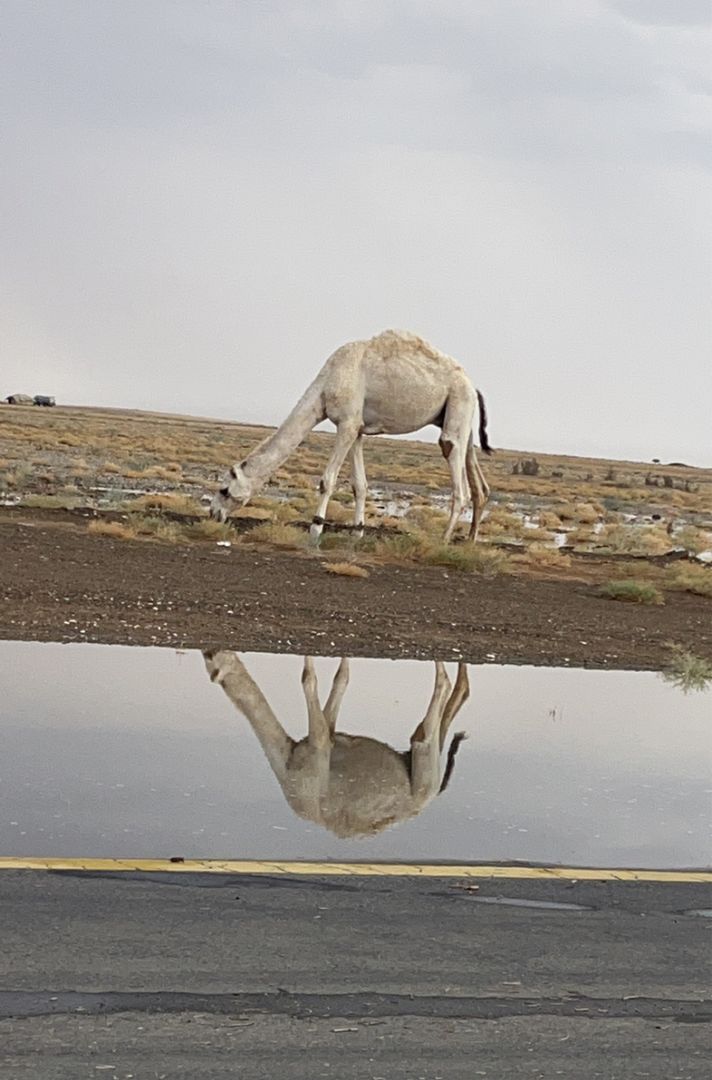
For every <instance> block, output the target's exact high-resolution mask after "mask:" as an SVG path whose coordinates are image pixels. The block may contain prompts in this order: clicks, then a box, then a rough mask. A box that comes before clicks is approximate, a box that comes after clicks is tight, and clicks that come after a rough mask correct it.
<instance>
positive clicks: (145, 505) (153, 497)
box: [124, 491, 203, 514]
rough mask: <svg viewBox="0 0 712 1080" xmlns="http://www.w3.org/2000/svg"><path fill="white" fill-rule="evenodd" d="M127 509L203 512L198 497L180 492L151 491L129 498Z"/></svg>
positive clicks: (181, 512) (187, 512) (175, 512)
mask: <svg viewBox="0 0 712 1080" xmlns="http://www.w3.org/2000/svg"><path fill="white" fill-rule="evenodd" d="M124 505H125V508H126V510H130V511H132V512H133V511H135V510H139V511H144V510H171V511H172V512H173V513H174V514H202V512H203V511H202V507H201V506H200V503H198V502H197V500H196V499H193V498H191V496H190V495H181V494H180V493H179V492H173V491H167V492H149V493H148V494H146V495H137V496H136V497H135V498H133V499H129V500H127V502H126V503H125V504H124Z"/></svg>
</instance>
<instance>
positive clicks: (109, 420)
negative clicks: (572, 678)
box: [0, 405, 712, 669]
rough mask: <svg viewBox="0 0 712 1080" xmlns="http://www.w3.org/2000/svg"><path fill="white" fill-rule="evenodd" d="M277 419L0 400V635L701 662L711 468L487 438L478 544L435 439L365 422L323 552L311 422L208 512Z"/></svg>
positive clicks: (706, 654) (580, 660)
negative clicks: (254, 479) (227, 505)
mask: <svg viewBox="0 0 712 1080" xmlns="http://www.w3.org/2000/svg"><path fill="white" fill-rule="evenodd" d="M270 430H271V429H268V428H261V427H256V426H247V425H244V424H239V423H228V422H225V421H215V420H209V419H201V418H194V417H185V416H173V415H168V414H158V413H141V412H131V411H122V410H109V409H90V408H79V407H66V406H58V407H56V408H51V409H42V408H37V407H22V406H11V405H3V406H0V560H1V567H2V575H1V595H2V602H1V604H0V637H3V638H17V639H27V640H34V639H36V640H55V641H95V642H107V643H109V642H111V643H125V644H143V645H146V644H153V645H170V646H173V647H185V648H187V647H196V648H205V647H209V648H216V647H231V648H240V649H257V650H275V651H290V652H312V653H317V654H328V655H337V654H338V655H340V654H344V655H347V654H348V655H371V656H392V657H396V656H414V657H416V656H422V657H425V656H428V657H433V656H435V657H440V658H442V659H454V658H458V659H459V658H462V659H467V660H469V661H471V662H487V661H490V662H492V661H496V662H515V663H543V664H571V665H584V666H597V667H612V668H649V669H666V668H669V667H670V666H671V665H673V666H674V665H675V664H679V663H680V662H681V657H682V658H684V660H685V662H690V658H696V659H697V660H699V661H702V662H703V663H704V662H706V663H707V664H708V665H709V661H710V660H712V625H711V624H712V619H711V618H710V615H711V614H712V565H710V564H709V563H708V562H707V561H706V559H707V557H708V555H707V553H709V552H712V469H701V468H695V467H692V466H690V465H688V464H686V463H684V462H676V463H659V462H647V463H646V462H629V461H614V460H599V459H591V458H579V457H557V456H554V455H547V454H540V453H532V452H527V451H516V450H509V449H497V450H496V452H495V454H494V455H493V456H492V457H490V458H481V461H482V464H483V468H484V470H485V473H486V475H487V478H488V481H489V483H490V485H491V488H492V495H491V499H490V502H489V504H488V508H487V512H486V517H485V519H484V521H483V525H482V528H481V539H480V541H479V542H478V543H477V544H475V545H473V544H471V543H469V542H467V541H466V534H467V525H466V522H463V524H462V525H461V526H460V531H459V537H458V541H457V542H456V543H454V544H452V545H450V546H448V547H445V546H443V545H442V543H441V542H440V534H441V532H442V529H443V527H444V522H445V518H446V513H445V509H446V506H447V499H448V473H447V468H446V465H445V463H444V461H443V459H442V457H441V455H440V452H439V449H438V447H437V445H435V444H432V443H426V442H420V441H415V440H401V439H398V440H389V439H381V438H376V439H371V440H369V441H368V442H367V446H366V469H367V473H368V479H369V489H370V495H369V501H368V504H367V529H366V535H365V536H364V537H363V539H358V538H357V537H356V536H355V535H353V534H352V532H351V531H350V530H349V528H348V523H349V521H350V516H351V491H350V487H349V484H348V477H347V475H346V471H344V475H343V476H342V478H341V481H340V484H339V487H338V489H337V491H336V493H335V497H334V499H333V500H332V502H331V504H330V507H329V515H328V520H329V527H328V529H327V531H326V532H325V535H324V537H323V539H322V543H321V545H320V546H319V548H314V547H313V546H311V544H310V542H309V538H308V530H307V526H308V522H309V520H310V519H311V516H312V514H313V511H314V506H315V502H316V487H317V484H318V480H319V476H320V474H321V470H322V468H323V465H324V463H325V461H326V458H327V455H328V452H329V446H330V442H331V435H330V434H329V433H327V432H314V433H312V434H311V435H309V436H308V437H307V438H306V439H305V440H304V442H303V443H302V444H301V446H300V447H299V448H298V449H297V450H296V451H295V453H294V454H293V455H292V456H291V458H290V459H288V460H287V461H286V462H285V463H284V465H283V466H282V467H281V468H280V469H279V470H278V471H277V472H276V474H275V475H274V476H273V477H272V479H271V481H270V483H269V485H268V486H267V487H265V489H264V490H263V491H262V493H261V494H260V495H258V496H257V497H256V498H255V499H254V500H253V501H252V503H251V504H250V505H249V506H247V507H245V508H243V509H242V510H239V511H236V513H235V514H234V515H233V517H232V518H231V519H230V521H229V522H228V523H227V524H225V525H221V524H219V523H217V522H214V521H211V520H209V519H208V517H207V498H208V496H209V494H210V493H211V492H212V491H214V490H215V488H216V486H217V484H218V482H219V479H220V477H221V475H222V474H223V473H224V471H225V469H226V468H227V467H228V466H229V465H230V464H231V463H232V462H234V461H239V460H241V459H242V458H243V457H244V456H245V454H246V453H248V452H249V450H250V449H251V448H252V447H254V446H255V445H257V443H258V442H259V441H260V440H261V439H263V438H264V437H265V435H267V434H268V433H269V431H270Z"/></svg>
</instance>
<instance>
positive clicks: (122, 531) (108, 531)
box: [87, 521, 137, 540]
mask: <svg viewBox="0 0 712 1080" xmlns="http://www.w3.org/2000/svg"><path fill="white" fill-rule="evenodd" d="M87 532H90V533H92V534H93V535H94V536H111V537H113V538H114V539H115V540H135V539H136V535H137V532H136V529H135V528H134V526H133V525H131V524H128V523H127V524H124V523H123V522H121V521H90V522H89V524H88V525H87Z"/></svg>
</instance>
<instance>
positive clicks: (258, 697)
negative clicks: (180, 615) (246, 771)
mask: <svg viewBox="0 0 712 1080" xmlns="http://www.w3.org/2000/svg"><path fill="white" fill-rule="evenodd" d="M203 659H204V660H205V667H206V669H207V672H208V674H209V675H210V678H211V680H212V682H216V683H219V685H220V686H221V687H222V688H223V690H224V691H225V694H226V695H227V697H228V698H229V699H230V701H231V702H232V703H233V705H234V706H235V708H236V709H238V710H239V712H241V713H242V715H243V716H245V717H246V718H247V720H248V721H249V723H250V727H251V728H252V730H253V731H254V733H255V735H256V736H257V738H258V740H259V743H260V746H261V747H262V749H263V751H264V754H265V757H266V758H267V760H268V762H269V764H270V766H271V768H272V772H273V773H274V775H275V776H276V777H277V780H278V781H279V784H280V786H281V787H282V788H283V787H284V784H285V781H286V777H287V767H288V764H289V759H290V757H291V755H292V751H293V749H294V745H295V744H294V740H293V739H292V738H290V736H289V735H288V734H287V732H286V731H285V730H284V728H283V727H282V725H281V724H280V722H279V720H278V719H277V717H276V716H275V715H274V713H273V712H272V709H271V708H270V706H269V703H268V702H267V699H266V698H265V696H264V694H263V693H262V691H261V690H260V688H259V686H258V685H257V683H256V682H255V681H254V679H253V678H252V676H251V675H250V674H249V672H248V671H247V668H246V667H245V665H244V664H243V662H242V660H240V658H239V657H238V655H237V654H236V653H234V652H230V651H228V650H221V651H220V652H204V653H203Z"/></svg>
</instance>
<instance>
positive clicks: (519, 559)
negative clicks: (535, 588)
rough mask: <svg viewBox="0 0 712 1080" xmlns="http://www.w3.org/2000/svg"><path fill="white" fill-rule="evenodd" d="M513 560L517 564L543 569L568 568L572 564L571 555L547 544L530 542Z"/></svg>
mask: <svg viewBox="0 0 712 1080" xmlns="http://www.w3.org/2000/svg"><path fill="white" fill-rule="evenodd" d="M512 561H513V562H514V563H515V565H519V566H530V567H532V568H533V569H541V570H566V569H568V568H569V567H570V566H571V556H570V555H567V554H566V552H562V551H560V550H559V548H557V547H552V546H551V545H546V544H530V545H529V546H528V547H527V548H526V550H525V551H524V552H523V553H522V554H521V555H520V554H516V555H513V556H512Z"/></svg>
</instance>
